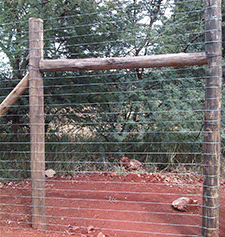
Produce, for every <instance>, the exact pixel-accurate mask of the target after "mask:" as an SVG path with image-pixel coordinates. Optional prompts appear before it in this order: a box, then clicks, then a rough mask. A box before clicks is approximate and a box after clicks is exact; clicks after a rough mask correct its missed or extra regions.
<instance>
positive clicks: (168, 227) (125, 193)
mask: <svg viewBox="0 0 225 237" xmlns="http://www.w3.org/2000/svg"><path fill="white" fill-rule="evenodd" d="M0 184H1V188H0V191H1V194H0V196H1V227H0V235H1V236H2V237H14V236H16V237H20V236H21V237H22V236H23V237H27V236H29V237H30V236H32V237H34V236H39V237H51V236H54V237H59V236H65V237H67V236H71V235H72V236H75V237H78V236H79V237H97V236H98V237H103V236H107V237H112V236H117V237H128V236H129V237H149V236H157V237H162V236H201V220H202V216H201V203H202V196H201V194H202V178H201V177H199V176H198V177H197V176H191V175H185V176H178V175H176V174H170V175H162V174H161V175H160V174H137V173H131V174H127V175H126V176H119V175H118V174H116V173H108V172H105V173H98V174H86V175H77V176H76V177H54V178H47V179H46V206H47V231H40V230H35V229H32V228H31V216H30V213H31V197H30V194H31V191H30V186H31V185H30V181H29V180H23V181H19V182H10V183H7V184H3V183H0ZM224 194H225V182H224V181H221V193H220V197H221V198H220V236H221V237H222V236H225V195H224ZM183 196H184V197H190V198H193V199H195V200H198V205H197V206H190V207H189V209H188V211H186V212H180V211H177V210H175V209H173V208H172V206H171V203H172V202H173V201H174V200H175V199H177V198H179V197H183ZM100 233H102V235H101V234H100Z"/></svg>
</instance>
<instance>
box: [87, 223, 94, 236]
mask: <svg viewBox="0 0 225 237" xmlns="http://www.w3.org/2000/svg"><path fill="white" fill-rule="evenodd" d="M94 229H95V228H94V226H92V225H90V226H89V227H88V228H87V231H88V234H90V233H91V232H92V231H93V230H94Z"/></svg>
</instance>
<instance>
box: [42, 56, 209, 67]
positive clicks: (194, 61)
mask: <svg viewBox="0 0 225 237" xmlns="http://www.w3.org/2000/svg"><path fill="white" fill-rule="evenodd" d="M204 64H208V57H207V55H206V54H205V53H178V54H162V55H148V56H136V57H112V58H85V59H42V60H41V61H40V64H39V68H40V71H42V72H53V71H92V70H110V69H133V68H154V67H173V66H191V65H204Z"/></svg>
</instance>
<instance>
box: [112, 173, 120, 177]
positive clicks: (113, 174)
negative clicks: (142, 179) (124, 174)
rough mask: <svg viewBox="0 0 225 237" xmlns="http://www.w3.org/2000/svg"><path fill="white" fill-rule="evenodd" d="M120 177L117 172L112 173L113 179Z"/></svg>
mask: <svg viewBox="0 0 225 237" xmlns="http://www.w3.org/2000/svg"><path fill="white" fill-rule="evenodd" d="M118 176H119V175H118V174H117V173H115V172H113V173H111V177H118Z"/></svg>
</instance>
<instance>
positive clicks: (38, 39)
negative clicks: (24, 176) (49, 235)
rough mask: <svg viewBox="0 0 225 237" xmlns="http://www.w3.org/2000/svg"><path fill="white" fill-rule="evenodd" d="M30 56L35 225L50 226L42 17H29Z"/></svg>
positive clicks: (31, 142)
mask: <svg viewBox="0 0 225 237" xmlns="http://www.w3.org/2000/svg"><path fill="white" fill-rule="evenodd" d="M29 57H30V61H29V104H30V105H29V106H30V152H31V195H32V227H33V228H37V229H46V216H45V215H46V206H45V173H44V171H45V134H44V92H43V77H42V73H41V72H40V70H39V62H40V60H41V59H42V58H43V21H42V20H41V19H37V18H30V19H29Z"/></svg>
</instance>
